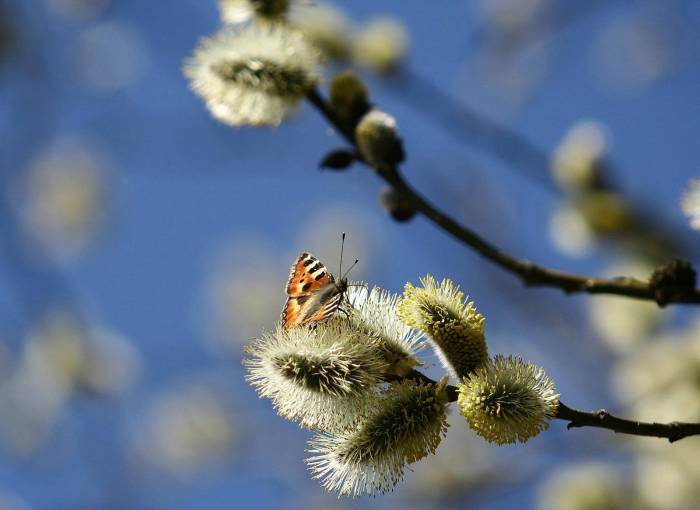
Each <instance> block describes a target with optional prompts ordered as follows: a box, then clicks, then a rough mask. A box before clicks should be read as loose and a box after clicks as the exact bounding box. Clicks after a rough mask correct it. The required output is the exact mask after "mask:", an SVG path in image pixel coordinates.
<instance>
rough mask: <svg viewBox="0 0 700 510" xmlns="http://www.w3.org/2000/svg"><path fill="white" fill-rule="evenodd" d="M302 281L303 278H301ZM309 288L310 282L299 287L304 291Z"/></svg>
mask: <svg viewBox="0 0 700 510" xmlns="http://www.w3.org/2000/svg"><path fill="white" fill-rule="evenodd" d="M302 281H303V280H302ZM310 288H311V282H308V283H305V284H304V286H303V287H302V288H301V290H302V291H304V292H306V291H307V290H309V289H310Z"/></svg>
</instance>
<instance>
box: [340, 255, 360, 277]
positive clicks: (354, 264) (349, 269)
mask: <svg viewBox="0 0 700 510" xmlns="http://www.w3.org/2000/svg"><path fill="white" fill-rule="evenodd" d="M359 261H360V259H355V262H353V263H352V266H350V268H348V270H347V271H345V274H344V275H343V276H342V278H345V277H346V276H347V275H348V273H349V272H350V271H351V270H352V268H353V267H355V266H356V265H357V263H358V262H359Z"/></svg>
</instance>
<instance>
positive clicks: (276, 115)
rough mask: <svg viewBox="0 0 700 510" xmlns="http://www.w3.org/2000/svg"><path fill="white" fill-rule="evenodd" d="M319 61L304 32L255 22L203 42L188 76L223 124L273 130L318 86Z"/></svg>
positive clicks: (187, 66)
mask: <svg viewBox="0 0 700 510" xmlns="http://www.w3.org/2000/svg"><path fill="white" fill-rule="evenodd" d="M318 58H319V55H318V52H317V51H316V50H315V49H314V48H313V47H312V46H311V45H310V44H308V43H307V41H306V40H305V38H304V36H303V34H302V33H301V32H299V31H297V30H294V29H292V28H289V27H288V26H286V25H283V24H280V23H269V24H252V25H248V26H245V27H242V28H238V27H235V28H231V27H226V28H224V29H222V30H220V31H219V32H218V33H217V34H215V35H214V36H213V37H210V38H205V39H203V40H202V41H201V42H200V44H199V46H198V47H197V49H196V50H195V52H194V55H193V56H192V57H190V58H188V59H187V60H186V61H185V64H184V67H183V72H184V74H185V76H187V78H189V80H190V84H191V87H192V89H193V90H194V91H195V92H196V93H197V94H198V95H199V96H200V97H201V98H202V99H203V100H204V102H205V103H206V106H207V108H208V109H209V111H210V112H211V114H212V115H213V116H214V117H215V118H216V119H218V120H220V121H221V122H223V123H225V124H229V125H233V126H240V125H250V126H265V125H268V126H274V125H277V124H279V123H280V122H282V120H284V119H285V118H286V117H287V116H288V115H289V114H290V113H291V112H292V111H293V110H294V108H295V107H296V106H297V104H298V103H299V101H300V100H301V99H302V98H303V97H304V96H305V95H306V93H307V92H308V91H309V90H310V89H311V88H312V87H313V86H314V85H315V84H316V82H317V80H318V74H317V70H316V67H317V64H318Z"/></svg>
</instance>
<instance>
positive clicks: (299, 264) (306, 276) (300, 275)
mask: <svg viewBox="0 0 700 510" xmlns="http://www.w3.org/2000/svg"><path fill="white" fill-rule="evenodd" d="M331 283H333V277H332V276H331V275H330V274H329V273H328V270H327V269H326V266H324V265H323V264H322V263H321V261H319V260H318V259H317V258H316V257H314V256H313V255H311V254H310V253H307V252H304V253H302V254H301V255H299V257H297V259H296V261H295V262H294V264H292V267H291V268H290V270H289V280H288V281H287V286H286V288H285V290H286V292H287V295H288V296H289V297H288V298H287V302H286V303H285V304H284V308H283V310H282V327H283V328H284V329H289V328H290V327H292V326H298V325H302V324H309V323H311V322H316V320H315V319H314V317H315V316H317V315H319V313H321V311H322V310H324V309H325V306H324V307H321V308H320V309H319V310H317V311H316V312H314V313H312V314H311V316H308V313H309V312H311V310H309V309H308V306H304V305H305V304H306V302H307V301H308V300H309V299H311V296H312V294H314V293H315V292H319V291H320V290H321V289H323V288H324V287H327V286H328V285H330V284H331ZM331 313H332V312H331ZM328 316H330V314H328Z"/></svg>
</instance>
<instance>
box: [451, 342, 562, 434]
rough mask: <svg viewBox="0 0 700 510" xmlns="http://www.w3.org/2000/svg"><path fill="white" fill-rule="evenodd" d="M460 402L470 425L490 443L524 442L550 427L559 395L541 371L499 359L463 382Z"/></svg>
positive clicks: (523, 364)
mask: <svg viewBox="0 0 700 510" xmlns="http://www.w3.org/2000/svg"><path fill="white" fill-rule="evenodd" d="M458 392H459V396H458V399H457V403H458V405H459V410H460V413H461V414H462V416H464V418H465V419H466V420H467V422H468V423H469V426H470V427H471V428H472V429H473V430H474V431H475V432H476V433H477V434H478V435H480V436H481V437H483V438H484V439H486V440H487V441H489V442H491V443H496V444H499V445H501V444H508V443H515V442H518V441H519V442H521V443H524V442H525V441H527V440H528V439H530V438H531V437H534V436H536V435H537V434H539V433H540V432H541V431H543V430H546V429H547V428H548V427H549V423H548V420H549V419H550V418H551V417H553V416H554V415H555V414H556V411H557V406H558V405H559V395H558V394H557V393H556V390H555V388H554V383H553V382H552V380H551V379H549V377H547V374H545V372H544V370H543V369H542V368H539V367H537V366H535V365H533V364H532V363H525V362H524V361H523V360H521V359H520V358H514V357H512V356H509V357H507V358H506V357H503V356H500V355H499V356H496V357H495V358H494V359H493V360H491V361H489V362H488V363H486V364H485V365H484V366H482V367H480V368H478V369H477V370H476V371H474V372H473V373H472V374H470V375H469V376H468V377H465V378H464V379H463V382H462V384H460V385H459V387H458Z"/></svg>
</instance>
